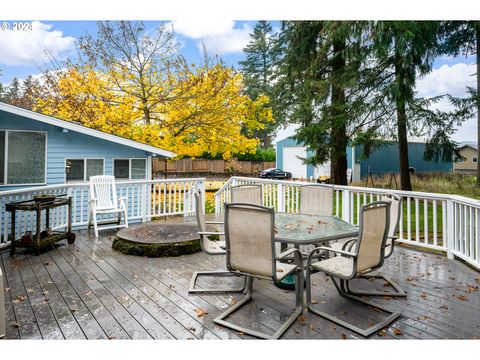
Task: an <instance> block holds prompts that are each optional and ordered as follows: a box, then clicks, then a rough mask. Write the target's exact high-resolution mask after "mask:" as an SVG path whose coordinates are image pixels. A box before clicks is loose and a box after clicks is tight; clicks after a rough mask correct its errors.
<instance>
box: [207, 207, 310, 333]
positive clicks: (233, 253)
mask: <svg viewBox="0 0 480 360" xmlns="http://www.w3.org/2000/svg"><path fill="white" fill-rule="evenodd" d="M236 211H239V213H237V214H235V212H236ZM252 212H253V213H254V214H255V215H256V216H257V218H258V219H260V221H261V220H262V219H261V218H262V215H267V216H268V219H269V221H268V222H269V224H265V223H264V222H263V224H265V225H266V226H268V231H265V232H262V231H255V230H259V229H258V228H257V227H255V226H254V224H252V222H249V223H248V229H247V230H246V231H245V232H244V234H245V235H244V236H245V237H251V236H255V239H254V240H255V241H258V237H261V238H263V239H262V240H263V241H265V243H263V244H259V247H257V248H256V249H257V252H256V253H255V260H258V257H260V256H262V254H261V251H260V250H259V249H260V248H262V249H263V250H266V249H270V250H269V252H270V254H269V255H270V256H268V262H270V261H271V263H272V265H271V270H268V271H267V270H266V269H265V267H268V265H267V264H268V262H267V254H263V255H265V256H264V258H263V262H261V261H260V262H261V263H262V265H259V263H260V262H259V261H254V264H255V265H252V264H251V261H252V259H251V258H250V256H249V254H241V253H240V250H238V253H237V250H236V249H235V247H236V248H237V249H238V247H239V246H240V245H241V243H242V242H243V245H244V244H245V239H246V238H241V239H234V238H232V236H231V234H232V233H236V235H234V236H238V234H239V231H238V229H233V228H231V226H232V225H231V221H232V219H231V218H230V216H231V215H232V213H233V214H234V215H233V216H234V217H235V216H237V218H235V222H236V221H238V219H243V220H245V219H244V217H245V216H246V214H248V213H250V214H251V213H252ZM274 226H275V213H274V209H273V208H269V207H265V206H261V205H254V204H250V203H229V204H225V244H226V247H227V268H228V269H229V270H230V271H231V272H232V273H234V274H240V275H245V276H246V279H247V287H246V294H245V297H244V298H242V299H241V300H240V301H238V302H237V303H236V304H235V305H233V306H232V307H231V308H229V309H228V310H226V311H225V312H224V313H222V314H221V315H219V316H218V317H216V318H215V319H214V320H213V321H214V322H215V323H216V324H218V325H222V326H225V327H228V328H230V329H233V330H236V331H239V332H242V333H245V334H249V335H252V336H255V337H258V338H263V339H278V338H280V337H281V336H282V335H283V333H284V332H285V331H287V330H288V328H289V327H290V326H291V325H292V324H293V323H294V322H295V321H296V320H297V318H298V317H299V316H300V315H301V314H302V312H303V282H304V280H303V257H302V254H301V252H300V251H299V250H298V249H288V250H286V251H284V252H283V253H281V254H279V255H278V256H276V248H275V239H274V233H275V231H274ZM252 232H253V233H252ZM232 241H233V242H234V243H233V242H232ZM268 242H270V244H267V243H268ZM232 245H233V246H232ZM262 245H263V247H262ZM292 254H293V255H294V265H291V264H286V263H280V262H279V261H277V260H282V259H284V258H287V257H288V256H290V255H292ZM239 257H241V260H240V261H239ZM232 258H234V260H233V261H232ZM245 259H248V260H245ZM252 266H254V267H256V269H255V268H252ZM262 266H264V267H263V268H261V267H262ZM282 267H283V269H282ZM242 268H243V269H242ZM292 273H295V276H296V282H295V310H294V311H293V313H292V314H291V315H290V316H289V317H288V319H287V320H286V321H285V322H284V323H283V324H282V325H281V326H280V328H279V329H278V330H277V331H275V332H274V333H273V334H266V333H262V332H259V331H255V330H252V329H248V328H246V327H243V326H240V325H237V324H234V323H232V322H229V321H227V320H225V319H226V318H227V317H228V316H230V315H232V314H233V313H235V312H236V311H238V310H239V309H241V308H242V307H243V306H245V305H246V304H247V303H249V302H250V301H251V300H252V297H253V280H254V278H260V279H268V280H273V281H274V282H278V281H280V280H281V279H283V278H284V277H285V276H287V275H289V274H292ZM277 274H281V275H280V276H277Z"/></svg>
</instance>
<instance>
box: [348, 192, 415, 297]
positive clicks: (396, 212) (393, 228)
mask: <svg viewBox="0 0 480 360" xmlns="http://www.w3.org/2000/svg"><path fill="white" fill-rule="evenodd" d="M380 199H381V201H390V202H391V204H393V201H395V202H397V207H396V209H395V208H394V207H392V206H390V220H391V219H392V217H393V216H395V219H396V221H393V222H391V223H390V226H389V230H388V236H387V243H386V247H385V257H384V258H385V259H388V258H389V257H390V256H392V254H393V250H394V248H395V241H396V240H397V239H398V236H397V235H396V234H397V232H398V227H399V224H400V220H401V210H402V202H403V198H402V197H401V196H397V195H395V194H387V193H385V194H383V195H382V197H381V198H380ZM355 242H356V239H351V240H349V241H347V242H345V243H344V244H343V246H342V250H344V251H345V250H347V248H348V251H351V250H352V248H353V246H355ZM375 270H378V267H377V268H374V269H371V270H370V272H373V271H375ZM360 277H361V278H368V279H370V278H374V279H382V280H383V281H385V282H386V283H388V284H389V285H390V286H391V287H392V288H393V289H395V292H391V291H390V292H386V291H358V290H352V289H351V288H350V281H347V282H346V287H347V289H348V291H349V292H350V293H351V294H353V295H358V296H393V297H406V296H407V293H406V291H405V290H403V289H402V288H401V287H400V285H398V284H397V283H396V282H395V281H393V280H392V279H391V278H390V277H389V276H387V275H384V274H374V275H369V274H367V273H365V275H362V276H360Z"/></svg>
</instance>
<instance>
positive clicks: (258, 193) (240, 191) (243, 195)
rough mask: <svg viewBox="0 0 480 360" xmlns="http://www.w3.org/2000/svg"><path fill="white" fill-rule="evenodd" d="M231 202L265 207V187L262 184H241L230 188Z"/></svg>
mask: <svg viewBox="0 0 480 360" xmlns="http://www.w3.org/2000/svg"><path fill="white" fill-rule="evenodd" d="M230 202H232V203H233V202H234V203H249V204H256V205H263V187H262V185H260V184H241V185H235V186H232V187H231V188H230Z"/></svg>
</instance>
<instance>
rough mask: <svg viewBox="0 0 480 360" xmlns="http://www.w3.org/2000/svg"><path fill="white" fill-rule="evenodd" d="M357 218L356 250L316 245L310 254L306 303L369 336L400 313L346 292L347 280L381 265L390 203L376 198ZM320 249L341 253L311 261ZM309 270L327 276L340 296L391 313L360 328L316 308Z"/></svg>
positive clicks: (320, 312)
mask: <svg viewBox="0 0 480 360" xmlns="http://www.w3.org/2000/svg"><path fill="white" fill-rule="evenodd" d="M359 217H360V227H359V237H358V240H357V241H356V246H355V251H353V252H349V251H344V250H335V249H332V248H329V247H325V246H322V247H317V248H315V249H314V250H313V251H312V252H311V253H310V255H309V257H308V261H307V272H306V278H307V279H306V280H307V306H308V310H309V311H311V312H313V313H315V314H317V315H319V316H321V317H324V318H326V319H328V320H330V321H333V322H335V323H337V324H339V325H341V326H344V327H346V328H347V329H350V330H352V331H355V332H357V333H359V334H361V335H363V336H365V337H368V336H370V335H371V334H373V333H375V332H376V331H378V330H380V329H382V328H384V327H385V326H387V325H388V324H390V323H391V322H393V321H394V320H395V319H397V318H398V317H399V316H400V313H395V312H392V311H389V310H387V309H385V308H382V307H380V306H378V305H376V304H375V305H373V304H371V303H369V302H368V301H366V300H364V299H363V298H361V297H359V296H356V295H354V294H352V293H351V292H350V291H349V288H348V285H347V283H348V281H350V280H351V279H355V278H357V277H360V276H362V275H364V274H366V273H368V272H370V271H371V270H372V269H378V268H380V267H381V266H382V264H383V261H384V258H385V247H386V241H387V235H388V231H389V224H390V202H386V201H378V202H374V203H371V204H367V205H362V207H361V210H360V214H359ZM319 251H327V252H335V253H338V254H340V255H342V256H336V257H331V258H329V259H327V260H321V261H316V260H315V261H316V262H313V263H312V260H314V257H313V255H314V254H315V253H316V252H319ZM312 271H314V272H315V271H321V272H324V273H325V274H327V275H329V276H330V278H331V279H332V282H333V284H334V285H335V288H336V289H337V290H338V292H339V294H340V295H341V296H342V297H345V298H348V299H352V300H354V301H357V302H360V303H363V304H366V305H370V306H373V307H375V308H376V309H380V310H382V311H384V312H386V313H389V314H390V315H389V316H388V317H387V318H386V319H384V320H383V321H381V322H379V323H377V324H375V325H372V326H370V327H368V328H367V329H362V328H360V327H358V326H355V325H353V324H351V323H349V322H347V321H344V320H340V319H339V318H337V317H336V316H333V315H332V314H329V313H327V312H323V311H319V310H317V309H315V308H314V307H313V303H312V285H311V275H312Z"/></svg>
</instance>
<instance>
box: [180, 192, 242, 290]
mask: <svg viewBox="0 0 480 360" xmlns="http://www.w3.org/2000/svg"><path fill="white" fill-rule="evenodd" d="M202 205H203V199H202V192H201V191H198V192H196V193H195V216H196V219H197V225H198V229H199V230H200V231H199V232H198V234H199V235H200V246H201V248H202V251H203V252H205V253H206V254H208V255H226V253H227V252H226V250H225V235H224V233H223V232H222V231H218V227H223V221H214V220H212V221H206V220H205V212H204V210H203V206H202ZM207 225H215V226H216V227H217V229H216V230H217V231H207ZM212 236H217V237H218V240H216V241H214V240H210V239H209V237H212ZM200 276H215V277H225V276H237V275H235V274H232V273H231V272H230V271H226V270H214V271H196V272H194V273H193V275H192V278H191V279H190V284H189V287H188V292H189V293H190V294H198V293H202V294H214V293H234V292H242V291H243V290H244V289H245V284H243V286H242V287H234V288H211V289H203V288H199V287H195V286H196V282H197V280H198V278H199V277H200Z"/></svg>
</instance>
